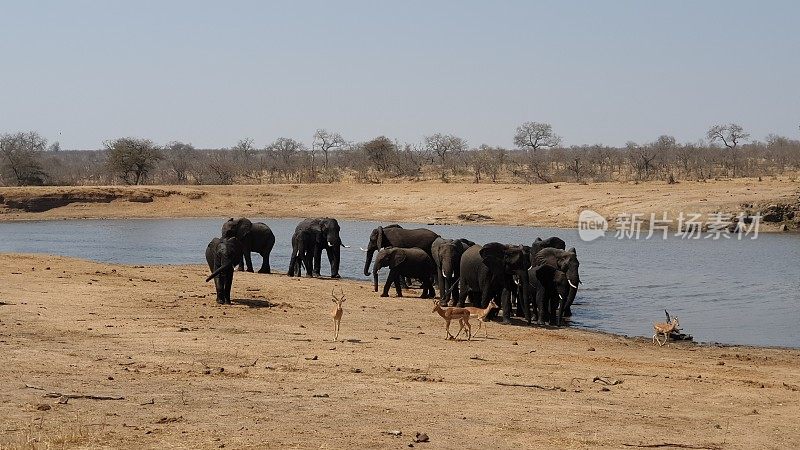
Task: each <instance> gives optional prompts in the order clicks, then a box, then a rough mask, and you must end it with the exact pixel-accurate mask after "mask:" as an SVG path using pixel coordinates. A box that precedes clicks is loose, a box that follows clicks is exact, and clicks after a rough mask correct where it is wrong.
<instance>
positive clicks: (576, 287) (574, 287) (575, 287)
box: [567, 280, 578, 289]
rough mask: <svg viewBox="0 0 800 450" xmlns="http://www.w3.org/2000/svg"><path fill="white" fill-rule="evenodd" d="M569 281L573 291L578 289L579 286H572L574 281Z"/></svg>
mask: <svg viewBox="0 0 800 450" xmlns="http://www.w3.org/2000/svg"><path fill="white" fill-rule="evenodd" d="M567 281H568V282H569V285H570V286H571V287H572V289H578V286H575V285H574V284H572V280H567Z"/></svg>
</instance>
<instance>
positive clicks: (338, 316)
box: [331, 288, 346, 341]
mask: <svg viewBox="0 0 800 450" xmlns="http://www.w3.org/2000/svg"><path fill="white" fill-rule="evenodd" d="M339 290H340V291H341V297H337V296H336V294H335V293H334V291H333V288H331V296H332V297H333V298H332V299H331V301H332V302H333V303H335V304H336V306H334V307H333V311H332V312H331V315H332V316H333V340H334V341H338V340H339V328H340V327H341V322H342V314H343V313H344V310H343V309H342V303H344V301H345V300H346V298H345V296H344V290H342V288H339Z"/></svg>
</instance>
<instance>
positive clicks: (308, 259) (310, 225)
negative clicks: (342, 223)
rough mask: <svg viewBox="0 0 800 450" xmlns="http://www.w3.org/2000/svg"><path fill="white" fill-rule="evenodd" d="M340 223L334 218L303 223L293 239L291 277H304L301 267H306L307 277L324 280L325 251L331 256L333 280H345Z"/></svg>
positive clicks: (308, 220)
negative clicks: (342, 270)
mask: <svg viewBox="0 0 800 450" xmlns="http://www.w3.org/2000/svg"><path fill="white" fill-rule="evenodd" d="M340 230H341V228H340V227H339V222H337V221H336V219H332V218H330V217H318V218H316V219H305V220H303V221H302V222H300V223H299V224H298V225H297V227H296V228H295V230H294V235H293V236H292V257H291V259H290V261H289V272H288V275H289V276H295V275H296V276H298V277H299V276H300V271H301V267H300V265H301V263H302V264H303V265H305V267H306V276H315V277H318V276H320V274H319V271H320V267H321V265H322V263H321V260H322V250H325V252H326V253H327V254H328V262H330V264H331V278H341V275H339V263H340V261H341V247H344V248H349V247H348V246H346V245H344V244H343V243H342V238H341V237H340V236H339V231H340Z"/></svg>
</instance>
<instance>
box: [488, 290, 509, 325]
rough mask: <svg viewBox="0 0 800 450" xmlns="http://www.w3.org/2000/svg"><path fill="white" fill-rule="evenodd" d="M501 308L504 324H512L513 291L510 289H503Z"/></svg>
mask: <svg viewBox="0 0 800 450" xmlns="http://www.w3.org/2000/svg"><path fill="white" fill-rule="evenodd" d="M487 306H488V305H487ZM500 308H501V309H502V310H503V323H511V290H510V289H503V291H502V292H501V293H500Z"/></svg>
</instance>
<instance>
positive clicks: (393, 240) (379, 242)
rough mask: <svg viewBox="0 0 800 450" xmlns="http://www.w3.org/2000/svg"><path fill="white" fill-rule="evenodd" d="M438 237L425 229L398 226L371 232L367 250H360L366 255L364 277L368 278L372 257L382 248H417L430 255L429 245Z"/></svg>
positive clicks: (379, 228) (376, 229) (389, 226)
mask: <svg viewBox="0 0 800 450" xmlns="http://www.w3.org/2000/svg"><path fill="white" fill-rule="evenodd" d="M438 237H439V235H438V234H436V233H434V232H433V231H431V230H429V229H427V228H415V229H405V228H402V227H401V226H400V225H388V226H385V227H378V228H375V229H374V230H372V233H371V234H370V235H369V244H368V245H367V248H366V249H364V248H362V249H361V250H362V251H364V252H366V253H367V260H366V262H365V263H364V275H365V276H370V273H369V266H370V264H371V263H372V255H373V254H374V253H375V252H376V251H378V250H380V249H382V248H384V247H398V248H419V249H422V250H424V251H425V253H427V254H428V255H429V256H430V255H431V245H432V244H433V241H435V240H436V238H438Z"/></svg>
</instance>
